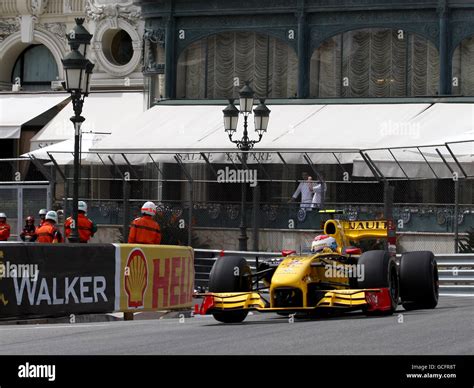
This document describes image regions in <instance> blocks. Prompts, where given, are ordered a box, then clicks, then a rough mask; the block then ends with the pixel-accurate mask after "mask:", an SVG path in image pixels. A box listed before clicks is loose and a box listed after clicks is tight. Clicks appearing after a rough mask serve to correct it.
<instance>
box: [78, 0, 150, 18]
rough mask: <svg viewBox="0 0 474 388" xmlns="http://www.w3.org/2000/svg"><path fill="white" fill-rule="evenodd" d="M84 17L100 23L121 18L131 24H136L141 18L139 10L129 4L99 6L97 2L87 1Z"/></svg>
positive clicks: (96, 0) (94, 0)
mask: <svg viewBox="0 0 474 388" xmlns="http://www.w3.org/2000/svg"><path fill="white" fill-rule="evenodd" d="M86 15H87V17H88V18H89V19H91V20H94V21H100V20H103V19H106V18H111V19H116V20H117V19H118V18H123V19H125V20H128V21H129V22H131V23H135V22H137V20H138V19H139V18H140V16H141V11H140V8H139V7H137V6H135V5H133V4H132V3H131V2H127V3H124V4H121V3H114V4H100V2H99V1H98V0H87V3H86Z"/></svg>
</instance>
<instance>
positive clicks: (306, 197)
mask: <svg viewBox="0 0 474 388" xmlns="http://www.w3.org/2000/svg"><path fill="white" fill-rule="evenodd" d="M301 178H302V181H301V182H300V184H299V185H298V187H297V188H296V191H295V192H294V194H293V196H292V197H291V199H290V201H294V200H296V198H298V196H299V195H301V204H300V208H301V209H305V210H306V211H311V210H312V200H313V178H312V177H310V176H309V175H308V173H307V172H303V173H302V174H301Z"/></svg>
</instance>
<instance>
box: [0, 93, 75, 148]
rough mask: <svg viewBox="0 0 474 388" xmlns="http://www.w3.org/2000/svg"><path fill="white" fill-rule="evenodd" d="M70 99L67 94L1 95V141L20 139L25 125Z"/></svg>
mask: <svg viewBox="0 0 474 388" xmlns="http://www.w3.org/2000/svg"><path fill="white" fill-rule="evenodd" d="M68 97H69V95H68V94H65V93H42V94H36V93H5V94H3V93H0V139H19V138H20V135H21V126H22V125H23V124H25V123H27V122H28V121H30V120H32V119H34V118H35V117H37V116H39V115H41V114H42V113H44V112H46V111H47V110H49V109H51V108H53V107H54V106H56V105H58V104H60V103H61V102H63V101H64V100H66V99H67V98H68Z"/></svg>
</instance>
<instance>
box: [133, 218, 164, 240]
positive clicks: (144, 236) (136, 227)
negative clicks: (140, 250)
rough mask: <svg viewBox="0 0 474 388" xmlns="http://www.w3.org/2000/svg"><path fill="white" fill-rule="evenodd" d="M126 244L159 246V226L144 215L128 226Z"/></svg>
mask: <svg viewBox="0 0 474 388" xmlns="http://www.w3.org/2000/svg"><path fill="white" fill-rule="evenodd" d="M128 242H129V243H132V244H159V243H160V242H161V230H160V225H158V223H157V222H156V221H155V220H154V219H153V218H152V217H151V216H149V215H146V214H145V215H143V216H141V217H139V218H135V219H134V220H133V222H132V224H131V225H130V232H129V235H128Z"/></svg>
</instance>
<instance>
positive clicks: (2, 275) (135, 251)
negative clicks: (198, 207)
mask: <svg viewBox="0 0 474 388" xmlns="http://www.w3.org/2000/svg"><path fill="white" fill-rule="evenodd" d="M193 258H194V254H193V250H192V248H189V247H177V246H166V245H160V246H147V245H134V244H28V243H7V244H4V243H0V319H11V318H32V317H46V316H48V317H50V316H64V315H69V314H84V313H107V312H113V311H116V312H118V311H124V312H125V311H146V310H153V311H156V310H164V309H165V310H173V309H180V308H188V307H191V306H192V291H193V279H194V266H193Z"/></svg>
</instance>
